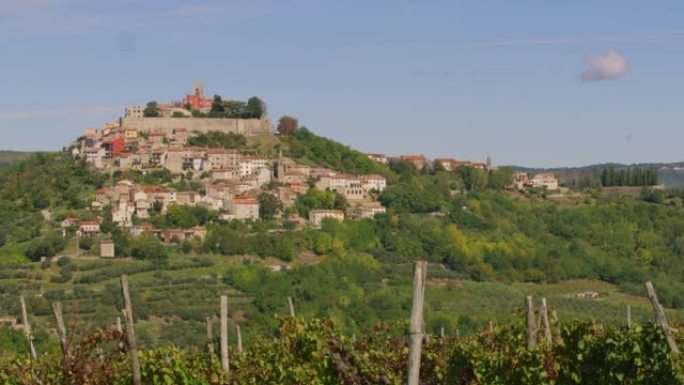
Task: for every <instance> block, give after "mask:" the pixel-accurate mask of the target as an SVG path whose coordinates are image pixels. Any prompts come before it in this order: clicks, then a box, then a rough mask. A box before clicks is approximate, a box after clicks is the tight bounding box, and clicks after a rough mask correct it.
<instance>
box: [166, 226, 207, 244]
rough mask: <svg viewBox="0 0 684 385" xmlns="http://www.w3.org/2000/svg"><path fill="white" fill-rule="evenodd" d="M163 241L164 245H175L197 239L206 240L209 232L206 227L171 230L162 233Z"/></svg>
mask: <svg viewBox="0 0 684 385" xmlns="http://www.w3.org/2000/svg"><path fill="white" fill-rule="evenodd" d="M161 235H162V241H164V243H175V242H182V241H184V240H187V239H191V238H193V237H196V238H198V239H200V240H204V238H205V237H206V235H207V231H206V229H205V228H204V227H201V226H197V227H193V228H191V229H169V230H163V231H162V232H161Z"/></svg>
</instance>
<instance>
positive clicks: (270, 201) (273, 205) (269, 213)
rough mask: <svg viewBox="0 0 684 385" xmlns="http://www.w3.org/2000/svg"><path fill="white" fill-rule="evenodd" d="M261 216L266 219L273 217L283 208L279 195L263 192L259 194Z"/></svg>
mask: <svg viewBox="0 0 684 385" xmlns="http://www.w3.org/2000/svg"><path fill="white" fill-rule="evenodd" d="M258 199H259V218H261V219H264V220H270V219H273V218H274V217H275V216H276V215H277V214H278V213H279V212H281V211H282V210H283V202H281V201H280V199H278V197H277V196H275V195H273V194H270V193H267V192H262V193H261V194H259V197H258Z"/></svg>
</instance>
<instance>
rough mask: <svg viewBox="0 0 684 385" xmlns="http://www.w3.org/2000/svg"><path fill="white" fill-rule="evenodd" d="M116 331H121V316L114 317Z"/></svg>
mask: <svg viewBox="0 0 684 385" xmlns="http://www.w3.org/2000/svg"><path fill="white" fill-rule="evenodd" d="M116 331H117V332H119V333H123V328H122V327H121V317H116Z"/></svg>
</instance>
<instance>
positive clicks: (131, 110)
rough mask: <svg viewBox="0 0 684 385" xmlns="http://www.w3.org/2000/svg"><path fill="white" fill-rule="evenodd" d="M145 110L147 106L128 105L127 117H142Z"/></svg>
mask: <svg viewBox="0 0 684 385" xmlns="http://www.w3.org/2000/svg"><path fill="white" fill-rule="evenodd" d="M144 112H145V107H143V106H141V105H138V104H135V105H132V106H128V107H126V114H125V115H126V117H127V118H142V117H143V113H144Z"/></svg>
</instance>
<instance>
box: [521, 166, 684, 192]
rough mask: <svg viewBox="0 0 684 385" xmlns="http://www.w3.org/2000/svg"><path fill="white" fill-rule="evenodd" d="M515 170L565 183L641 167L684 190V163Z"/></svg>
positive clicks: (667, 184) (525, 168) (666, 182)
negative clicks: (545, 174) (597, 172)
mask: <svg viewBox="0 0 684 385" xmlns="http://www.w3.org/2000/svg"><path fill="white" fill-rule="evenodd" d="M511 167H512V168H513V169H514V170H516V171H520V172H529V173H531V174H536V173H539V172H552V173H554V174H556V175H558V177H559V178H560V180H561V183H563V182H569V181H572V180H578V179H580V178H582V177H583V176H589V175H591V174H592V173H593V172H594V171H595V170H602V169H604V168H607V167H613V168H625V167H641V168H655V169H657V170H658V178H659V179H660V182H661V183H662V184H664V185H665V186H666V187H669V188H684V162H674V163H635V164H622V163H600V164H592V165H587V166H581V167H557V168H534V167H521V166H511Z"/></svg>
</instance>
